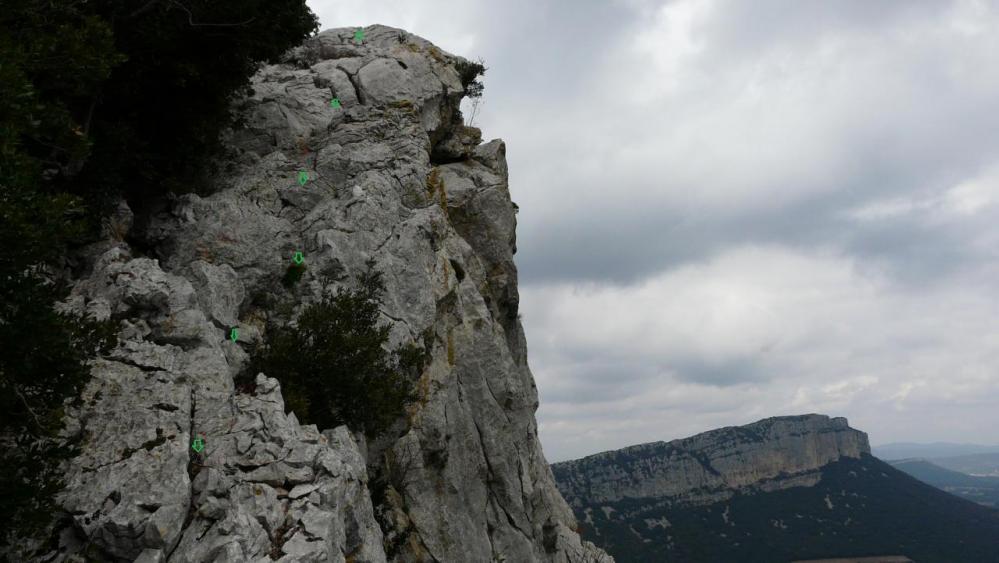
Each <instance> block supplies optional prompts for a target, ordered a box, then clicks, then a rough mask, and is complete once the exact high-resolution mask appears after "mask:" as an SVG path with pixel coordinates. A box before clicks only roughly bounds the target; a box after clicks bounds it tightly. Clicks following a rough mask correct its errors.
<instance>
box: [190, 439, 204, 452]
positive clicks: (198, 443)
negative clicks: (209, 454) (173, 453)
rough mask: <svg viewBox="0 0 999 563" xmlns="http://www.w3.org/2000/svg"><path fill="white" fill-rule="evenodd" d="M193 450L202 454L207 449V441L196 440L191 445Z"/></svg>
mask: <svg viewBox="0 0 999 563" xmlns="http://www.w3.org/2000/svg"><path fill="white" fill-rule="evenodd" d="M191 449H192V450H194V451H196V452H198V453H199V454H200V453H201V450H203V449H205V441H204V440H203V439H201V438H195V439H194V442H192V443H191Z"/></svg>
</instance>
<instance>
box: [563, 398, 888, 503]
mask: <svg viewBox="0 0 999 563" xmlns="http://www.w3.org/2000/svg"><path fill="white" fill-rule="evenodd" d="M870 453H871V448H870V444H869V443H868V441H867V434H865V433H863V432H861V431H859V430H854V429H853V428H850V426H849V425H848V424H847V421H846V419H845V418H829V417H828V416H823V415H818V414H809V415H803V416H784V417H775V418H768V419H765V420H761V421H759V422H755V423H753V424H747V425H746V426H730V427H727V428H721V429H718V430H711V431H709V432H704V433H702V434H698V435H696V436H692V437H690V438H684V439H682V440H673V441H671V442H653V443H650V444H641V445H638V446H631V447H628V448H624V449H621V450H616V451H612V452H604V453H600V454H596V455H591V456H588V457H585V458H583V459H579V460H575V461H567V462H563V463H556V464H554V466H553V470H554V472H555V477H556V480H557V481H558V486H559V489H560V490H561V491H562V494H563V495H564V496H565V498H566V500H567V501H568V502H569V503H570V504H571V505H573V506H576V507H579V506H582V505H583V504H584V503H585V504H595V503H601V502H612V501H618V500H621V499H627V498H631V499H656V498H669V499H672V500H674V501H675V500H686V501H692V502H697V501H715V500H718V499H719V498H723V497H726V496H730V495H731V494H732V493H733V492H734V491H736V490H739V489H744V488H747V487H754V488H757V489H760V490H764V491H772V490H778V489H783V488H787V487H795V486H807V485H814V484H815V483H816V482H818V479H819V477H820V470H821V468H822V467H823V466H824V465H826V464H828V463H830V462H833V461H836V460H838V459H840V458H841V457H852V458H859V457H860V456H861V454H870Z"/></svg>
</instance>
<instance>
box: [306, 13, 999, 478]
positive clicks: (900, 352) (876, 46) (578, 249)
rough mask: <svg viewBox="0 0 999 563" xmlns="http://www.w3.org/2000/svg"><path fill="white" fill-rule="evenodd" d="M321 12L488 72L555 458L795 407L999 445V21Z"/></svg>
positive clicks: (486, 115) (533, 362) (882, 435)
mask: <svg viewBox="0 0 999 563" xmlns="http://www.w3.org/2000/svg"><path fill="white" fill-rule="evenodd" d="M308 3H309V5H310V6H311V7H312V8H313V10H314V11H315V12H316V13H317V14H318V15H319V17H320V20H321V25H322V28H323V29H326V28H333V27H352V26H367V25H371V24H375V23H381V24H384V25H390V26H394V27H399V28H403V29H405V30H407V31H409V32H412V33H415V34H417V35H420V36H421V37H424V38H426V39H427V40H429V41H431V42H433V43H434V44H436V45H437V46H439V47H440V48H441V49H444V50H446V51H449V52H451V53H454V54H457V55H461V56H463V57H466V58H468V59H471V60H476V59H479V58H482V59H483V61H484V63H485V66H486V67H487V69H488V70H487V71H486V73H485V76H484V83H485V93H484V96H483V97H482V99H481V102H482V103H481V107H480V108H479V111H478V114H477V117H476V120H475V126H477V127H480V128H481V129H482V132H483V138H484V139H485V140H489V139H493V138H502V139H504V140H505V141H506V143H507V159H508V163H509V170H510V191H511V195H512V197H513V200H514V201H515V202H516V203H517V204H518V205H519V212H518V215H517V221H518V229H517V248H518V253H517V255H516V256H515V260H516V263H517V267H518V269H519V272H520V295H521V301H520V313H521V314H522V316H523V323H524V328H525V331H526V334H527V344H528V351H529V353H528V359H529V363H530V366H531V368H532V371H533V373H534V376H535V379H536V382H537V386H538V391H539V395H540V408H539V409H538V411H537V419H538V422H539V433H540V436H541V441H542V444H543V446H544V451H545V454H546V456H548V457H549V458H550V459H573V458H578V457H582V456H584V455H587V454H588V453H593V452H597V451H606V450H613V449H619V448H621V447H625V446H626V445H629V444H636V443H645V442H652V441H658V440H664V439H675V437H677V436H687V435H692V434H696V433H698V432H703V431H706V430H710V429H713V428H718V427H722V426H729V425H737V424H739V423H740V422H745V421H747V420H757V419H760V418H766V417H768V416H774V415H776V414H779V413H780V412H786V411H788V410H794V411H800V412H819V413H826V414H830V415H836V416H844V417H846V418H847V419H849V420H850V423H851V426H853V427H855V428H858V429H860V430H863V431H864V432H867V433H868V435H872V436H874V437H875V438H876V439H877V440H879V441H881V442H884V443H891V442H901V441H917V440H923V439H929V440H938V441H957V440H971V441H974V442H981V443H999V413H997V412H996V410H997V409H995V405H996V404H999V346H997V345H996V342H997V341H999V340H997V339H999V330H997V328H996V323H995V319H997V318H999V300H997V299H996V298H995V288H996V287H999V256H997V254H996V250H995V249H996V248H999V221H997V220H996V219H997V217H999V35H996V34H995V33H992V32H991V31H992V30H994V29H996V28H997V27H999V6H997V5H995V4H994V3H984V2H964V1H958V0H952V1H942V2H878V3H872V2H866V1H862V0H844V1H842V2H835V3H830V2H816V1H804V2H793V3H787V2H777V1H774V0H761V1H759V2H752V3H748V2H735V1H732V0H711V1H709V0H668V1H667V0H614V1H608V2H584V3H578V2H569V1H568V0H542V1H541V2H537V1H535V0H510V1H509V2H503V3H490V2H484V1H469V2H462V3H457V4H456V3H453V2H445V1H443V0H406V1H402V0H386V1H384V2H378V3H373V2H364V1H362V0H343V1H337V2H333V1H332V0H309V2H308ZM442 14H446V17H441V15H442ZM464 108H465V110H466V112H467V111H468V108H469V106H468V101H467V100H466V103H465V106H464ZM466 115H467V113H466Z"/></svg>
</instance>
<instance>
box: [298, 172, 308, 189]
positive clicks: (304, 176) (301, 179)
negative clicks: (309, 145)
mask: <svg viewBox="0 0 999 563" xmlns="http://www.w3.org/2000/svg"><path fill="white" fill-rule="evenodd" d="M308 181H309V173H308V172H306V171H305V170H301V171H299V173H298V185H299V186H304V185H305V183H306V182H308Z"/></svg>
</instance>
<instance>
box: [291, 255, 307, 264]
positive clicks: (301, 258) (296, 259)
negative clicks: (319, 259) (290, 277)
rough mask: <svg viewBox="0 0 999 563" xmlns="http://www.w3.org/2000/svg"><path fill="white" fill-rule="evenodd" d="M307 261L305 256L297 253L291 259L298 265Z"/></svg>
mask: <svg viewBox="0 0 999 563" xmlns="http://www.w3.org/2000/svg"><path fill="white" fill-rule="evenodd" d="M304 260H305V256H303V255H302V253H301V252H296V253H295V255H294V256H292V257H291V261H292V262H294V263H296V264H301V263H302V262H303V261H304Z"/></svg>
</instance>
